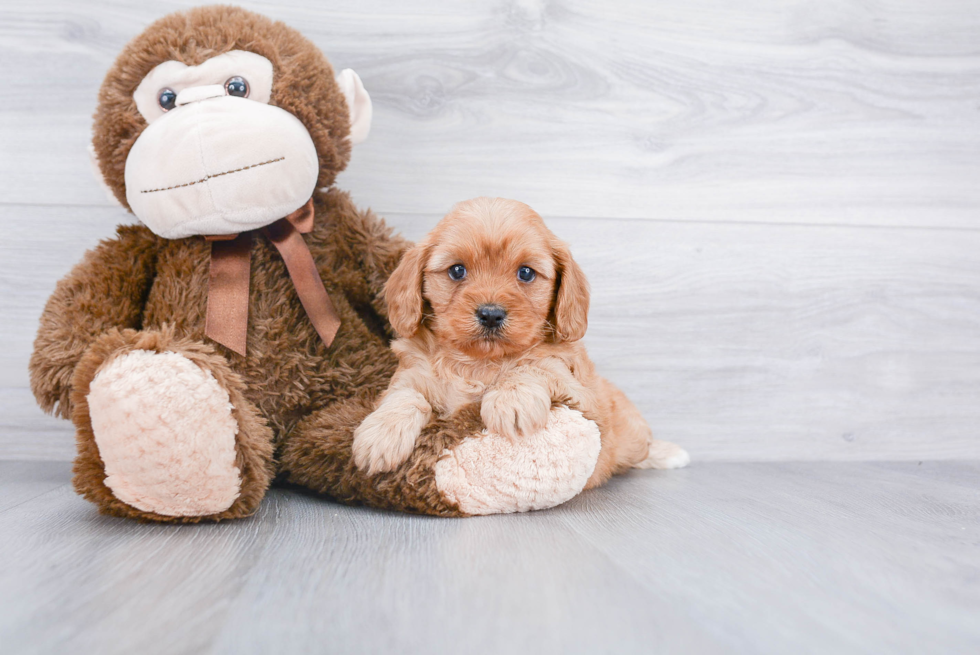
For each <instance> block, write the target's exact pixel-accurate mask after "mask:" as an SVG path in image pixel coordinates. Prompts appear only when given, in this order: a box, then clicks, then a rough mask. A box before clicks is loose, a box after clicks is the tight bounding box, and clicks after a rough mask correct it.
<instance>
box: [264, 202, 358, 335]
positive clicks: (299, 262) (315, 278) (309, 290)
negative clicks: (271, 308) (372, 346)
mask: <svg viewBox="0 0 980 655" xmlns="http://www.w3.org/2000/svg"><path fill="white" fill-rule="evenodd" d="M265 229H266V234H267V236H268V237H269V240H270V241H272V244H273V245H274V246H275V247H276V249H277V250H278V251H279V254H280V255H282V259H283V261H284V262H285V263H286V269H287V270H288V271H289V277H290V278H292V280H293V286H294V287H295V288H296V293H297V294H298V295H299V300H300V302H301V303H303V309H305V310H306V315H307V316H309V318H310V322H311V323H313V327H314V328H316V331H317V334H319V335H320V338H321V339H323V343H324V344H325V345H326V346H327V347H328V348H329V347H330V344H331V343H333V339H334V337H335V336H336V335H337V330H339V329H340V315H339V314H338V313H337V308H336V307H334V305H333V302H332V301H331V300H330V296H329V295H327V290H326V288H325V287H324V286H323V279H321V278H320V272H319V271H318V270H317V268H316V262H314V261H313V255H311V254H310V249H309V248H308V247H307V246H306V241H304V240H303V235H302V234H300V232H299V230H297V229H296V227H295V226H294V225H293V224H292V223H291V222H290V221H289V220H287V219H282V220H279V221H276V222H275V223H273V224H272V225H270V226H269V227H267V228H265Z"/></svg>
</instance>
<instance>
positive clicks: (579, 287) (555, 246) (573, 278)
mask: <svg viewBox="0 0 980 655" xmlns="http://www.w3.org/2000/svg"><path fill="white" fill-rule="evenodd" d="M551 247H552V250H553V251H554V255H555V269H556V275H555V304H554V306H553V307H552V310H551V317H550V322H551V325H552V327H553V328H554V336H553V339H554V341H555V342H556V343H560V342H562V341H578V340H579V339H581V338H582V337H584V336H585V330H586V328H587V327H588V326H589V281H588V280H587V279H586V278H585V273H583V272H582V269H581V268H579V265H578V264H576V263H575V260H574V259H572V253H571V252H570V251H569V250H568V246H567V245H565V244H564V243H563V242H561V241H558V240H557V239H556V240H555V241H554V243H552V246H551Z"/></svg>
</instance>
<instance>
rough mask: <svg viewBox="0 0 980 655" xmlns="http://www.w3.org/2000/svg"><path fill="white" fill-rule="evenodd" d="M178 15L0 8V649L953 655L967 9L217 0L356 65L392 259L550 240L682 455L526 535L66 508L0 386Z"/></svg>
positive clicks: (877, 1) (51, 427)
mask: <svg viewBox="0 0 980 655" xmlns="http://www.w3.org/2000/svg"><path fill="white" fill-rule="evenodd" d="M191 4H193V3H181V2H145V3H135V2H123V1H110V0H105V1H86V2H75V1H69V0H30V1H24V2H17V1H13V0H2V4H0V221H2V223H0V224H2V227H3V232H2V237H0V297H2V301H3V304H2V311H0V344H2V348H0V410H2V411H0V460H6V461H0V650H3V651H4V652H5V653H6V652H31V653H34V652H90V651H98V652H100V653H102V654H103V655H105V654H107V653H111V652H126V653H131V652H140V653H154V652H167V653H174V652H202V651H208V652H228V653H243V652H326V651H336V652H394V651H403V652H417V651H425V652H433V653H438V652H467V653H478V652H508V653H510V652H516V651H521V650H524V651H528V652H535V653H547V652H562V653H568V652H592V653H594V652H613V651H617V652H654V651H663V652H733V651H734V652H772V653H786V652H801V653H803V652H833V653H844V652H857V653H886V652H944V653H975V652H978V651H980V623H978V621H977V617H978V616H980V589H978V586H977V580H980V465H978V464H977V462H976V461H975V460H978V459H980V439H978V437H980V434H978V433H980V5H978V3H977V2H976V1H975V0H969V1H968V0H871V1H863V0H798V1H785V2H773V1H769V0H740V1H738V2H731V1H727V0H716V1H713V2H712V1H710V0H684V1H683V2H681V1H677V2H626V1H624V0H610V1H606V2H598V1H596V2H580V1H577V0H554V1H552V2H538V1H530V0H529V1H517V2H510V1H506V0H501V1H485V0H480V1H477V0H470V1H463V2H460V1H455V0H454V1H453V2H435V1H431V0H430V1H423V2H400V1H395V0H375V1H369V2H354V1H353V0H345V1H344V2H340V1H337V0H290V1H289V2H285V3H271V2H270V3H245V5H246V6H248V7H249V8H253V9H255V10H258V11H260V12H262V13H265V14H268V15H270V16H273V17H276V18H280V19H282V20H285V21H286V22H288V23H289V24H291V25H293V26H295V27H297V28H299V29H301V30H302V31H303V32H304V33H305V34H306V35H307V36H308V37H310V38H311V39H312V40H313V41H314V42H315V43H316V44H317V45H318V46H319V47H321V48H322V49H323V50H324V52H325V53H326V54H327V55H328V57H329V58H330V59H331V60H332V61H333V63H334V65H335V66H336V67H337V68H338V69H340V68H344V67H351V68H354V69H355V70H357V71H358V72H359V73H360V75H361V77H362V79H363V80H364V83H365V85H366V87H367V89H368V90H369V92H370V93H371V95H372V97H373V99H374V108H375V121H374V127H373V131H372V134H371V137H370V139H369V140H368V142H367V143H365V144H363V145H361V146H360V147H358V148H357V149H356V150H355V154H354V157H353V161H352V163H351V165H350V168H349V169H348V171H347V172H346V173H344V174H343V175H342V176H341V177H340V179H339V181H338V185H339V186H340V187H342V188H346V189H349V190H351V191H352V193H353V196H354V199H355V200H356V201H357V202H358V203H359V204H361V205H362V206H371V207H373V208H374V209H375V210H376V211H377V212H378V213H380V214H381V215H383V216H385V217H387V218H388V219H389V221H390V222H391V223H393V224H394V225H395V226H397V227H398V229H399V230H401V231H402V232H403V233H405V234H406V235H408V236H410V237H412V238H417V237H419V236H420V235H422V234H424V233H425V232H426V231H427V230H428V229H429V228H430V227H431V226H432V225H433V224H434V223H435V221H436V220H438V218H439V217H440V216H441V215H442V214H443V213H445V211H446V210H447V209H448V208H449V207H450V206H451V205H452V203H453V202H455V201H457V200H461V199H464V198H468V197H472V196H475V195H502V196H509V197H513V198H517V199H520V200H523V201H525V202H528V203H529V204H531V205H532V206H533V207H535V208H536V209H537V210H538V211H539V212H540V213H541V214H542V215H543V216H544V217H545V219H546V220H547V222H548V223H549V225H550V226H551V227H552V228H553V229H554V231H555V232H557V233H558V234H559V235H560V236H562V237H564V238H565V239H566V240H568V241H569V242H570V243H571V245H572V250H573V253H574V254H575V256H576V257H577V259H578V260H579V261H580V262H581V263H582V265H583V267H584V268H585V270H586V272H587V274H588V275H589V277H590V279H591V282H592V287H593V309H592V314H591V327H590V331H589V335H588V337H587V341H588V345H589V348H590V352H591V354H592V356H593V359H594V360H595V361H596V363H597V365H598V367H599V368H600V370H601V371H602V372H603V373H605V374H606V375H607V376H608V377H610V378H611V379H613V380H614V381H615V382H617V383H618V384H619V385H621V386H622V387H623V388H624V389H625V390H626V391H627V393H629V395H630V396H631V397H632V398H633V399H634V400H635V401H636V402H637V404H638V405H639V406H640V408H641V409H642V410H643V412H644V414H645V415H646V417H647V418H648V420H649V421H650V423H651V424H652V425H653V427H654V430H655V431H656V433H657V434H658V436H660V437H661V438H664V439H669V440H672V441H676V442H678V443H680V444H681V445H683V446H685V447H686V448H688V449H689V450H690V452H691V454H692V455H693V457H694V464H693V466H692V467H691V468H690V469H686V470H683V471H677V472H667V473H659V472H636V473H632V474H630V475H628V476H625V477H623V478H618V479H617V480H615V481H614V482H613V483H611V484H610V485H609V486H607V487H605V488H603V489H600V490H597V491H593V492H589V493H586V494H583V495H581V496H579V497H578V498H576V499H574V500H573V501H571V502H570V503H567V504H566V505H563V506H561V507H559V508H557V509H555V510H552V511H548V512H539V513H534V514H530V515H519V516H499V517H490V518H484V519H464V520H458V521H456V520H435V519H426V518H418V517H408V516H404V515H395V514H389V513H383V512H374V511H371V510H365V509H362V508H347V507H342V506H338V505H336V504H333V503H331V502H330V501H328V500H326V499H322V498H312V497H308V496H304V495H300V494H297V493H296V492H295V491H288V490H274V491H273V492H271V493H270V497H269V498H268V499H267V500H266V501H265V502H264V503H263V505H262V508H261V509H260V511H259V514H258V515H257V516H256V517H255V518H253V519H250V520H247V521H240V522H236V523H232V524H219V525H216V526H198V527H193V526H187V527H183V528H174V527H172V526H144V525H138V524H135V523H131V522H126V521H118V520H113V519H107V518H103V517H99V516H97V515H96V514H95V511H94V509H93V508H92V506H91V505H89V504H87V503H86V502H84V501H83V500H81V499H80V498H78V497H77V496H75V495H74V494H73V493H72V491H71V489H70V486H69V485H68V480H69V478H70V472H69V468H68V466H67V465H66V464H64V463H62V462H63V461H64V460H68V459H70V458H71V457H72V455H73V450H74V449H73V438H72V431H71V429H70V426H69V425H68V424H67V423H65V422H62V421H56V420H54V419H51V418H48V417H45V416H43V415H42V414H41V412H40V410H38V409H37V407H36V406H35V404H34V401H33V398H32V397H31V395H30V391H29V389H28V384H27V374H26V367H27V360H28V357H29V353H30V349H31V342H32V340H33V336H34V332H35V329H36V322H37V317H38V315H39V313H40V311H41V308H42V306H43V304H44V302H45V300H46V298H47V297H48V295H49V294H50V293H51V291H52V289H53V287H54V284H55V281H56V280H57V279H58V278H60V277H61V276H63V275H65V274H66V273H67V272H68V271H69V270H70V268H71V266H72V265H73V264H74V263H75V262H77V261H78V260H79V258H80V257H81V255H82V253H83V252H84V251H85V250H86V249H88V248H90V247H92V246H93V245H95V244H96V243H97V242H98V240H99V239H100V238H104V237H107V236H109V235H111V234H112V232H113V227H114V226H115V225H116V224H117V223H119V222H121V221H126V220H128V219H127V216H126V215H125V214H124V213H123V212H122V210H120V209H118V208H115V207H112V206H110V205H109V204H108V203H107V202H106V199H105V197H104V195H103V192H102V191H101V190H100V188H99V186H98V185H97V184H96V182H95V181H94V179H93V177H92V174H91V171H90V168H89V163H88V155H87V152H86V145H87V142H88V138H89V129H90V122H91V114H92V111H93V109H94V104H95V96H96V91H97V89H98V87H99V84H100V82H101V79H102V77H103V75H104V74H105V71H106V70H107V68H108V67H109V66H110V64H111V63H112V61H113V59H114V57H115V56H116V54H117V53H118V51H119V50H120V48H121V47H122V46H123V45H124V44H125V43H126V41H127V40H128V39H130V38H131V37H133V36H134V35H136V34H137V33H139V32H140V31H141V30H142V29H143V28H144V27H145V26H146V25H147V24H148V23H149V22H150V21H151V20H153V19H155V18H157V17H159V16H161V15H163V14H165V13H167V12H169V11H172V10H175V9H178V8H181V7H185V6H190V5H191ZM18 460H20V461H18ZM23 460H37V461H23ZM41 460H47V461H41ZM52 460H53V461H52ZM59 460H60V461H59ZM953 460H956V461H953ZM884 461H889V463H881V462H884ZM747 462H755V463H747Z"/></svg>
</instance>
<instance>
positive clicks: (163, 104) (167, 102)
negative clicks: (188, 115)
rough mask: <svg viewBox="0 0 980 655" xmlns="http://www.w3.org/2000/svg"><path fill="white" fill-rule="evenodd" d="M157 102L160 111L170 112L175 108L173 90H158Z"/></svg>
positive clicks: (175, 100) (175, 96)
mask: <svg viewBox="0 0 980 655" xmlns="http://www.w3.org/2000/svg"><path fill="white" fill-rule="evenodd" d="M157 102H159V103H160V109H162V110H163V111H170V110H171V109H173V108H174V107H176V106H177V93H176V92H175V91H174V90H173V89H160V93H158V94H157Z"/></svg>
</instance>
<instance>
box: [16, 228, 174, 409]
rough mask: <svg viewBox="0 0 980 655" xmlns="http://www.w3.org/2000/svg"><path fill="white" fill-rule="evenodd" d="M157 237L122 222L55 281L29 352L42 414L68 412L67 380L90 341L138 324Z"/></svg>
mask: <svg viewBox="0 0 980 655" xmlns="http://www.w3.org/2000/svg"><path fill="white" fill-rule="evenodd" d="M159 243H160V242H159V240H158V238H157V237H155V236H154V235H153V234H152V233H151V232H150V231H149V230H148V229H147V228H145V227H143V226H135V225H126V226H121V227H119V228H118V230H117V235H116V238H115V239H109V240H105V241H103V242H102V243H100V244H99V245H98V246H97V247H95V248H94V249H93V250H90V251H89V252H88V253H86V255H85V258H84V259H83V260H82V261H81V262H80V263H79V264H78V265H76V266H75V268H74V269H72V271H71V273H69V274H68V275H67V276H66V277H64V278H63V279H62V280H61V281H60V282H58V285H57V287H55V290H54V293H53V294H52V295H51V297H50V298H49V299H48V303H47V305H46V306H45V307H44V312H43V313H42V314H41V325H40V327H39V328H38V331H37V338H36V339H35V340H34V352H33V354H32V355H31V361H30V366H29V368H30V374H31V390H32V391H33V392H34V397H35V398H36V399H37V402H38V404H39V405H40V406H41V409H43V410H44V411H45V412H47V413H49V414H55V415H56V416H60V417H62V418H69V417H70V416H71V403H70V401H69V397H70V394H71V378H72V374H73V373H74V371H75V366H76V365H77V364H78V361H79V360H80V359H81V357H82V355H83V354H84V353H85V350H86V349H87V348H88V347H89V345H90V344H91V343H92V342H93V341H94V340H95V339H96V338H97V337H99V336H100V335H102V334H103V333H105V332H106V331H107V330H110V329H112V328H139V327H140V326H141V323H142V317H143V305H144V303H145V300H146V295H147V293H148V292H149V289H150V284H151V283H152V280H153V273H154V270H155V267H156V256H157V250H158V247H159Z"/></svg>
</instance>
